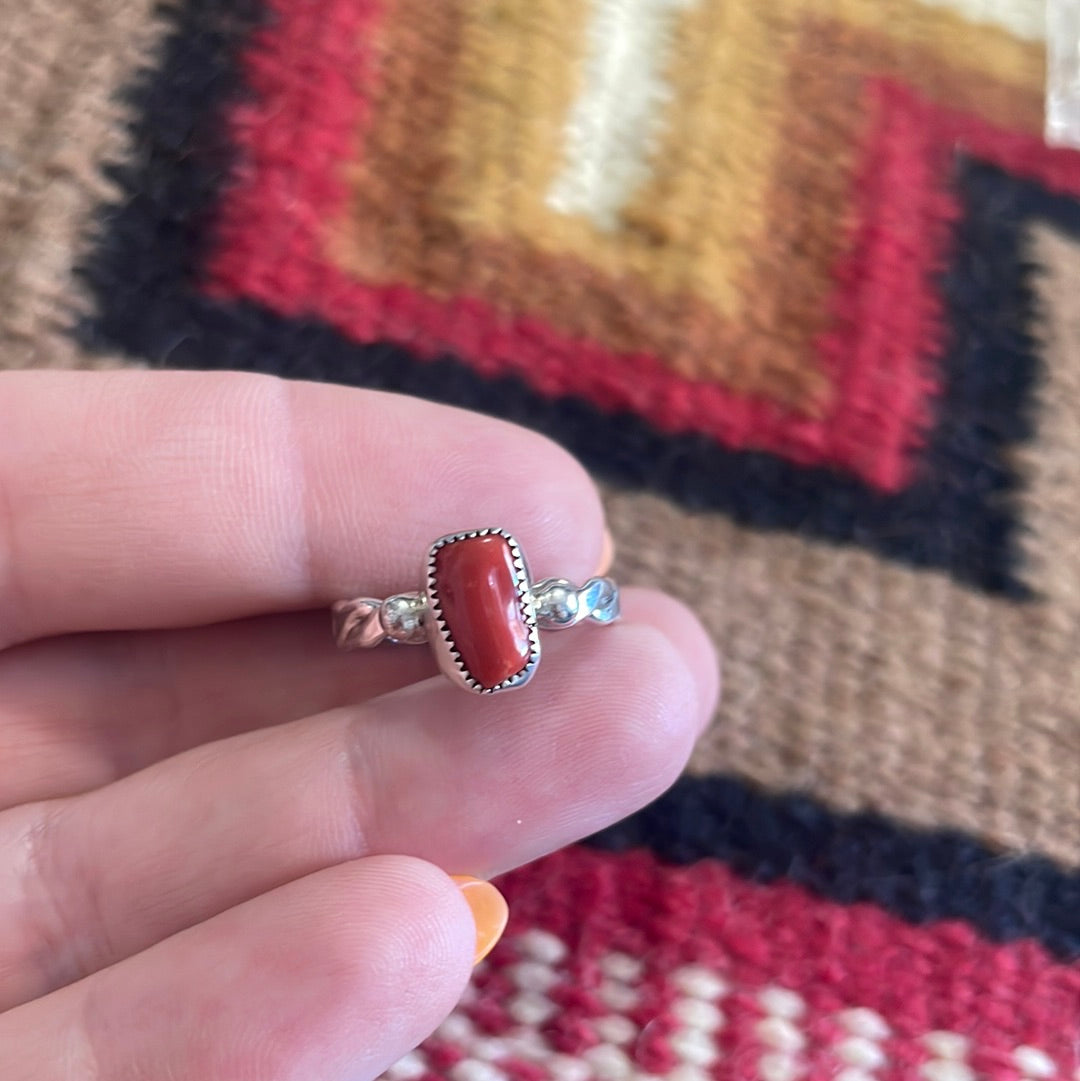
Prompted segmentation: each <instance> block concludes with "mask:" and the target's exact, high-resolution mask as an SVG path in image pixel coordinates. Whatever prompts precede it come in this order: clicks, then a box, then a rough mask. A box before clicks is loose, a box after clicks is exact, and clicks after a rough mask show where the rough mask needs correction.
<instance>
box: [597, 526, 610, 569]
mask: <svg viewBox="0 0 1080 1081" xmlns="http://www.w3.org/2000/svg"><path fill="white" fill-rule="evenodd" d="M614 561H615V541H614V539H613V538H612V536H611V530H610V529H608V527H607V526H604V547H603V548H602V549H601V550H600V566H599V567H597V568H596V576H597V577H598V578H603V577H604V575H605V574H607V572H608V571H609V570H611V564H612V563H613V562H614Z"/></svg>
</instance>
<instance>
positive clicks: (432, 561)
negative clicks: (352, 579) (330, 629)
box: [332, 529, 619, 694]
mask: <svg viewBox="0 0 1080 1081" xmlns="http://www.w3.org/2000/svg"><path fill="white" fill-rule="evenodd" d="M424 583H425V584H424V587H423V588H422V589H420V590H418V591H417V592H414V593H397V594H395V595H394V596H392V597H387V598H386V599H385V600H377V599H376V598H374V597H357V598H355V599H354V600H343V601H337V602H336V603H335V604H334V605H333V607H332V613H333V621H334V636H335V638H336V639H337V644H338V646H339V647H340V648H342V649H368V648H370V647H372V646H377V645H381V644H382V643H383V642H397V643H404V644H406V645H419V644H421V643H424V642H429V643H430V644H431V646H432V648H433V649H434V651H435V656H436V659H437V660H438V662H439V667H440V669H441V670H442V671H443V672H444V673H445V674H446V675H447V676H449V677H450V679H451V680H452V681H453V682H454V683H455V684H457V685H458V686H459V687H464V688H465V689H466V690H469V691H473V692H475V693H476V694H495V693H497V692H498V691H508V690H510V689H511V688H513V687H522V686H524V685H525V684H526V683H528V681H529V680H530V679H531V678H532V676H533V674H534V673H535V671H536V667H537V665H538V664H539V663H540V631H541V630H545V631H549V630H550V631H559V630H565V629H566V628H568V627H576V626H577V625H578V624H579V623H585V622H591V623H599V624H607V623H613V622H614V621H615V620H616V619H618V618H619V589H618V586H616V585H615V583H614V582H613V581H612V580H611V579H610V578H590V579H589V580H588V581H587V582H586V583H585V584H584V585H582V586H575V585H574V584H573V583H571V582H568V581H567V580H566V579H565V578H545V579H543V580H542V581H540V582H533V581H532V580H531V579H530V577H529V568H528V565H527V564H526V562H525V556H524V554H523V553H522V551H521V546H520V545H519V544H518V542H517V541H516V540H515V539H514V538H513V536H511V534H510V533H508V532H507V531H506V530H505V529H473V530H470V531H468V532H465V533H450V534H448V535H447V536H445V537H440V538H439V539H438V540H437V541H435V543H434V544H432V546H431V547H430V548H429V549H428V553H427V560H426V562H425V566H424Z"/></svg>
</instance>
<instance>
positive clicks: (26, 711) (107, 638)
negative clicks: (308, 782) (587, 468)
mask: <svg viewBox="0 0 1080 1081" xmlns="http://www.w3.org/2000/svg"><path fill="white" fill-rule="evenodd" d="M603 547H604V552H603V554H602V555H601V559H600V564H599V565H598V566H597V567H596V568H594V573H596V574H604V573H606V572H607V570H608V567H609V565H610V561H611V551H612V543H611V539H610V537H608V536H607V535H606V531H605V538H604V546H603ZM435 671H436V665H435V661H434V659H433V658H432V654H431V650H430V649H415V648H408V649H393V648H387V649H381V650H378V651H376V652H372V653H342V652H341V651H340V650H338V649H335V648H334V645H333V641H332V636H331V631H330V618H329V613H328V612H326V611H316V612H297V613H286V614H279V615H272V616H256V617H253V618H251V619H243V620H234V621H232V622H229V623H220V624H216V625H214V626H210V627H194V628H191V627H185V628H177V629H173V630H162V631H118V632H111V633H99V634H81V635H66V636H64V637H60V638H49V639H44V640H39V641H36V642H28V643H25V644H23V645H21V646H17V647H14V648H12V649H9V650H6V651H4V652H0V689H2V694H0V808H4V807H12V806H14V805H15V804H18V803H28V802H30V801H31V800H39V799H50V798H56V797H59V796H70V795H76V794H77V793H79V792H85V791H87V790H89V789H91V788H98V787H100V786H101V785H104V784H107V783H109V782H110V781H114V780H116V779H117V778H119V777H123V776H126V775H127V774H129V773H133V772H135V770H138V769H141V768H143V767H144V766H147V765H149V764H150V763H152V762H156V761H158V760H160V759H162V758H167V757H168V756H169V755H173V754H178V753H179V752H180V751H185V750H187V749H188V748H190V747H195V746H197V745H198V744H200V743H206V742H208V741H210V740H214V739H222V738H224V737H226V736H231V735H236V734H237V733H239V732H248V731H251V730H252V729H255V728H265V727H267V726H269V725H274V724H282V723H284V722H286V721H293V720H296V719H297V718H299V717H307V716H311V715H312V714H315V713H322V712H323V711H324V710H328V709H332V708H333V707H334V706H342V705H346V704H348V703H354V702H362V701H364V700H365V699H367V698H373V697H375V696H376V695H380V694H385V693H387V692H388V691H392V690H396V689H397V688H398V687H404V686H406V685H407V684H409V683H415V682H417V681H418V680H420V679H424V678H426V677H428V676H430V675H433V674H434V673H435Z"/></svg>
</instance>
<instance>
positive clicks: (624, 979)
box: [400, 849, 1080, 1081]
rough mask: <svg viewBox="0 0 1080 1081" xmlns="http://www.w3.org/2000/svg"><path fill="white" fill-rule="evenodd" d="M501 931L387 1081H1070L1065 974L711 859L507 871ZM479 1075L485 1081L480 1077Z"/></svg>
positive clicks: (1077, 1009)
mask: <svg viewBox="0 0 1080 1081" xmlns="http://www.w3.org/2000/svg"><path fill="white" fill-rule="evenodd" d="M500 885H501V887H502V889H503V891H504V892H505V894H506V896H507V898H508V900H509V901H510V908H511V913H512V917H511V922H510V926H509V928H508V931H507V935H506V937H505V938H504V940H503V942H502V943H500V945H499V946H498V947H497V948H496V950H495V952H494V953H493V954H492V955H491V957H490V958H489V960H488V961H487V962H486V963H485V965H484V966H483V967H482V968H481V969H480V970H478V973H477V976H476V980H475V986H474V988H473V989H472V990H471V991H470V993H469V995H468V996H467V998H466V999H465V1001H464V1002H463V1005H462V1006H461V1007H460V1008H459V1010H458V1013H457V1015H456V1017H455V1018H452V1019H451V1021H450V1022H448V1025H447V1026H445V1027H444V1028H443V1029H442V1030H441V1031H440V1032H439V1033H438V1034H436V1036H435V1037H434V1038H433V1039H432V1040H431V1041H430V1042H429V1043H428V1044H427V1045H425V1048H424V1049H422V1051H421V1053H420V1055H419V1057H414V1058H413V1059H412V1060H411V1063H410V1064H407V1065H406V1066H405V1067H403V1069H402V1071H400V1072H401V1076H402V1077H406V1076H414V1077H415V1076H419V1075H420V1074H423V1073H429V1074H432V1075H438V1076H441V1075H442V1074H444V1073H446V1072H447V1071H450V1070H451V1069H454V1068H456V1069H455V1073H454V1074H453V1076H455V1077H457V1076H459V1075H460V1076H461V1077H465V1078H468V1077H469V1076H472V1074H476V1076H477V1077H478V1078H479V1077H482V1076H484V1073H483V1070H480V1071H479V1072H477V1070H472V1069H471V1068H469V1067H462V1066H461V1064H462V1063H463V1062H472V1061H483V1062H486V1063H488V1064H489V1065H493V1066H494V1067H495V1068H496V1069H497V1070H498V1071H501V1072H502V1074H503V1075H509V1076H518V1077H522V1078H528V1077H532V1078H541V1077H548V1076H554V1077H567V1078H569V1076H570V1075H571V1074H573V1067H572V1066H569V1065H567V1064H566V1063H564V1062H562V1061H561V1060H560V1059H559V1058H558V1056H560V1055H565V1056H571V1061H578V1062H580V1063H584V1064H585V1066H586V1067H587V1068H589V1069H591V1070H592V1075H593V1076H599V1077H605V1076H610V1077H619V1076H623V1077H628V1078H629V1077H634V1076H635V1075H637V1074H643V1075H648V1076H668V1075H670V1076H678V1077H686V1078H703V1077H715V1078H737V1079H744V1078H745V1079H757V1078H761V1079H763V1081H784V1079H785V1078H790V1079H791V1081H794V1079H795V1078H803V1079H807V1081H833V1079H835V1078H837V1077H838V1075H840V1071H841V1070H847V1071H850V1072H848V1073H846V1074H845V1075H844V1077H846V1078H847V1081H867V1079H869V1078H877V1079H881V1081H893V1079H896V1081H900V1079H909V1078H916V1077H918V1078H920V1079H921V1081H974V1079H975V1078H986V1079H990V1081H1019V1079H1021V1078H1025V1077H1030V1078H1032V1079H1033V1081H1034V1079H1035V1078H1047V1079H1049V1078H1060V1079H1061V1081H1071V1079H1072V1078H1073V1077H1074V1076H1075V1073H1074V1071H1076V1070H1077V1068H1078V1066H1080V966H1076V965H1065V964H1061V963H1058V962H1056V961H1054V960H1053V959H1052V958H1051V957H1050V956H1049V955H1048V954H1047V953H1046V952H1045V951H1044V950H1043V949H1042V948H1041V947H1039V946H1038V945H1036V944H1034V943H1033V942H1030V941H1023V942H1017V943H1014V944H1011V945H995V944H993V943H990V942H987V941H985V940H983V939H981V938H980V937H979V936H978V935H977V934H976V933H975V932H974V931H973V930H972V929H971V928H970V927H969V926H968V925H966V924H963V923H959V922H951V921H950V922H944V921H943V922H940V923H935V924H932V925H929V926H925V927H917V926H913V925H910V924H907V923H904V922H902V921H900V920H898V919H896V918H895V917H893V916H890V915H889V914H887V913H885V912H884V911H882V910H881V909H879V908H877V907H875V906H873V905H866V904H857V905H850V906H845V905H840V904H836V903H835V902H831V901H826V900H823V899H820V898H818V897H815V896H814V895H812V894H810V893H808V892H806V891H805V890H803V889H800V888H799V887H797V886H793V885H790V884H788V883H784V882H780V883H775V884H771V885H762V884H755V883H752V882H749V881H746V880H745V879H742V878H740V877H738V876H737V875H735V874H733V873H732V872H731V871H730V870H729V869H728V868H727V867H726V866H725V865H723V864H721V863H718V862H714V861H702V862H700V863H696V864H692V865H690V866H686V867H670V866H666V865H663V864H660V863H658V862H657V861H656V860H655V859H654V858H653V857H652V856H651V855H649V854H647V853H644V852H641V851H637V852H633V853H628V854H612V853H603V852H596V851H592V850H585V849H571V850H568V851H565V852H562V853H559V854H556V855H554V856H551V857H549V858H547V859H544V860H542V861H540V862H538V863H536V864H534V865H532V866H531V867H528V868H525V869H523V870H520V871H517V872H515V873H513V874H511V875H508V876H506V877H505V878H503V879H502V880H501V882H500ZM489 1076H490V1075H489Z"/></svg>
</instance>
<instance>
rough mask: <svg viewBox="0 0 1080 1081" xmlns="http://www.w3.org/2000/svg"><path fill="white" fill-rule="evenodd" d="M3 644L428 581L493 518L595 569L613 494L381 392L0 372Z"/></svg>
mask: <svg viewBox="0 0 1080 1081" xmlns="http://www.w3.org/2000/svg"><path fill="white" fill-rule="evenodd" d="M0 431H3V433H4V438H3V440H0V645H3V644H10V643H12V642H15V641H21V640H25V639H28V638H36V637H42V636H45V635H50V634H56V633H60V632H66V631H79V630H102V629H110V628H112V629H123V628H134V627H140V628H145V627H169V626H180V625H190V624H198V623H212V622H217V621H221V620H227V619H236V618H241V617H244V616H249V615H254V614H257V613H261V612H268V611H276V610H281V609H297V608H310V607H318V606H321V605H324V604H328V603H329V602H330V601H332V600H334V599H336V598H337V597H341V596H350V595H356V594H358V593H370V594H372V595H375V596H378V595H381V594H384V593H388V592H394V591H397V590H402V589H413V588H417V586H418V585H419V584H420V583H419V579H420V578H421V571H422V564H423V558H424V554H425V552H426V550H427V547H428V545H429V544H430V543H431V541H433V540H434V539H436V538H437V537H438V536H440V535H442V534H444V533H447V532H451V531H453V530H456V529H467V528H476V527H481V526H486V525H498V526H503V527H505V528H507V529H510V530H511V531H512V532H514V533H515V534H516V535H517V536H518V538H519V539H520V540H521V542H522V545H523V546H524V548H525V551H526V553H527V555H528V557H529V559H530V560H531V562H532V564H533V566H532V569H533V571H534V572H536V573H537V574H538V575H539V576H544V575H548V574H557V575H567V576H571V577H573V576H581V575H583V574H587V573H588V572H589V571H591V570H592V568H593V567H594V566H595V565H596V563H597V561H598V559H599V556H600V551H601V547H602V544H603V540H602V524H601V520H602V514H601V509H600V504H599V499H598V497H597V494H596V492H595V490H594V488H593V485H592V483H591V482H590V481H589V480H588V478H587V477H586V475H585V473H584V472H583V471H582V469H581V468H580V466H578V465H577V464H576V463H575V462H574V461H573V459H571V458H570V457H569V455H567V454H565V453H564V452H563V451H561V450H559V449H558V448H557V447H556V446H555V445H554V444H552V443H550V442H548V441H547V440H545V439H543V438H541V437H540V436H537V435H533V434H531V433H529V432H526V431H524V430H523V429H520V428H517V427H515V426H513V425H509V424H505V423H502V422H500V421H496V420H491V419H488V418H484V417H480V416H477V415H474V414H471V413H467V412H464V411H461V410H456V409H451V408H449V407H446V406H438V405H432V404H429V403H425V402H421V401H418V400H416V399H412V398H406V397H401V396H398V395H392V394H382V393H378V392H375V391H363V390H351V389H347V388H343V387H334V386H324V385H318V384H310V383H288V382H283V381H280V380H275V379H270V378H267V377H263V376H254V375H241V374H233V373H217V374H211V373H183V372H169V373H163V372H158V373H147V372H108V373H98V372H95V373H80V372H8V373H2V374H0Z"/></svg>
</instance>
